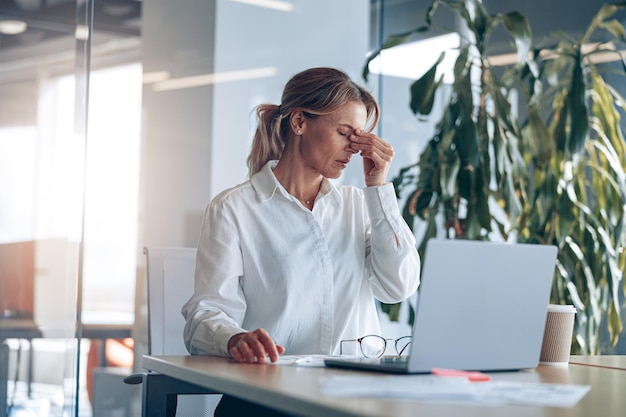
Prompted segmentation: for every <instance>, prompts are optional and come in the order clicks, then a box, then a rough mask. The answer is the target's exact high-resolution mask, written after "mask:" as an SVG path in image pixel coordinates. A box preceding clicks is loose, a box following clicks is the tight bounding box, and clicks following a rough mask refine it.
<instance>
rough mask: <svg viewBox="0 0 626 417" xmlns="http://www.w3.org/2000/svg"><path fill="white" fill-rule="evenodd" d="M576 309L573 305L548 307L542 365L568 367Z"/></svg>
mask: <svg viewBox="0 0 626 417" xmlns="http://www.w3.org/2000/svg"><path fill="white" fill-rule="evenodd" d="M575 317H576V308H575V307H574V306H572V305H557V304H550V305H548V313H547V315H546V328H545V331H544V334H543V343H542V345H541V354H540V356H539V364H540V365H549V366H567V365H568V362H569V357H570V351H571V348H572V333H573V331H574V318H575Z"/></svg>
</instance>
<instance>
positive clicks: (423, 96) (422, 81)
mask: <svg viewBox="0 0 626 417" xmlns="http://www.w3.org/2000/svg"><path fill="white" fill-rule="evenodd" d="M444 58H445V52H442V53H441V55H439V59H437V61H436V62H435V63H434V64H433V66H432V67H431V68H430V69H429V70H428V71H426V73H425V74H424V75H422V77H420V78H419V79H418V80H416V81H414V82H413V83H412V84H411V87H410V91H411V102H410V103H409V107H410V108H411V110H412V111H413V113H414V114H423V115H428V114H430V112H431V110H432V109H433V103H434V102H435V94H436V93H437V90H438V89H439V87H440V86H441V84H442V83H443V75H442V76H440V77H439V79H438V80H437V79H435V78H436V76H437V68H438V67H439V64H441V62H442V61H443V59H444Z"/></svg>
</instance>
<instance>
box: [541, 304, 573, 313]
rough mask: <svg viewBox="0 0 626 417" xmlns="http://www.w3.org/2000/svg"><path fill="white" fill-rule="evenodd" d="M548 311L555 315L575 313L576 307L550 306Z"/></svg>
mask: <svg viewBox="0 0 626 417" xmlns="http://www.w3.org/2000/svg"><path fill="white" fill-rule="evenodd" d="M548 311H549V312H553V313H575V312H576V307H574V306H573V305H569V304H568V305H562V304H548Z"/></svg>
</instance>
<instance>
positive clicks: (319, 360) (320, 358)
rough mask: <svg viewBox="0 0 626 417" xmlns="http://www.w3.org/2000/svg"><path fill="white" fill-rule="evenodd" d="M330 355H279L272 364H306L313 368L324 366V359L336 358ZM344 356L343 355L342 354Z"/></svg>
mask: <svg viewBox="0 0 626 417" xmlns="http://www.w3.org/2000/svg"><path fill="white" fill-rule="evenodd" d="M336 357H337V356H330V355H281V356H279V357H278V361H276V362H274V365H292V366H308V367H313V368H322V367H324V366H325V365H324V359H328V358H336ZM343 357H345V355H344V356H343Z"/></svg>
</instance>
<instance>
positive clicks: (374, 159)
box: [350, 129, 394, 186]
mask: <svg viewBox="0 0 626 417" xmlns="http://www.w3.org/2000/svg"><path fill="white" fill-rule="evenodd" d="M350 141H351V144H350V148H351V149H353V150H354V151H357V152H359V153H360V155H361V156H362V157H363V172H364V174H365V184H366V185H367V186H372V185H383V184H385V182H386V181H387V173H388V172H389V166H390V165H391V161H392V160H393V157H394V150H393V147H392V146H391V145H390V144H389V143H387V142H385V141H384V140H382V139H381V138H379V137H378V136H376V135H375V134H373V133H368V132H364V131H363V130H361V129H356V130H355V131H354V133H353V134H352V135H351V136H350Z"/></svg>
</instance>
